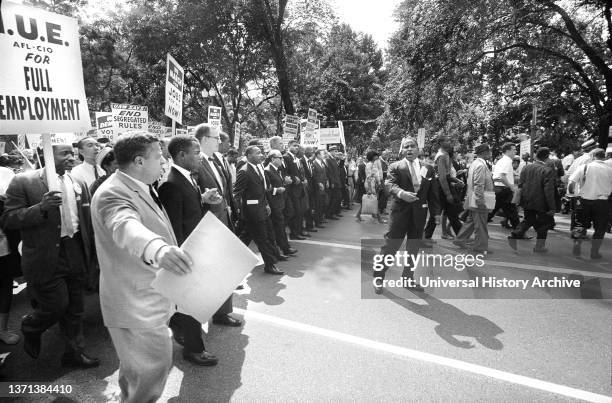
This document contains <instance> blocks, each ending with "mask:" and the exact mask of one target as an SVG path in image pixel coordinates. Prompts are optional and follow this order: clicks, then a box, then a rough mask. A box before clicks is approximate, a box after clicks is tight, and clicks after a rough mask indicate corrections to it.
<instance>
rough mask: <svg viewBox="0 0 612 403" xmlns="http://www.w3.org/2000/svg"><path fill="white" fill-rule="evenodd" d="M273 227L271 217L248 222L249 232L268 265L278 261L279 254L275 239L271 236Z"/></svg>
mask: <svg viewBox="0 0 612 403" xmlns="http://www.w3.org/2000/svg"><path fill="white" fill-rule="evenodd" d="M271 227H272V223H271V221H270V219H269V218H266V219H265V220H260V221H248V222H247V229H248V231H249V234H251V237H252V238H253V241H254V242H255V245H257V249H259V252H260V253H261V257H262V258H263V261H264V263H265V264H266V266H270V265H273V264H274V263H276V261H277V259H276V256H277V254H278V253H277V249H276V245H275V244H274V240H273V239H271V237H270V233H271V232H270V228H271Z"/></svg>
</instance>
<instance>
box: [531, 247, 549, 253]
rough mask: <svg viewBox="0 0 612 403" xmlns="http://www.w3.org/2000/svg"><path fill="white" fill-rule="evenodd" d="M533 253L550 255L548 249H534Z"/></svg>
mask: <svg viewBox="0 0 612 403" xmlns="http://www.w3.org/2000/svg"><path fill="white" fill-rule="evenodd" d="M533 251H534V252H535V253H548V249H547V248H533Z"/></svg>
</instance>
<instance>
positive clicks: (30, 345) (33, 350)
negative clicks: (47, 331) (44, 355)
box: [21, 325, 41, 358]
mask: <svg viewBox="0 0 612 403" xmlns="http://www.w3.org/2000/svg"><path fill="white" fill-rule="evenodd" d="M21 332H22V333H23V349H24V350H25V352H26V353H28V355H29V356H30V357H32V358H38V356H39V355H40V344H41V341H40V336H41V334H40V333H34V332H24V331H23V325H22V326H21Z"/></svg>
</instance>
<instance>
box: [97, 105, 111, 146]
mask: <svg viewBox="0 0 612 403" xmlns="http://www.w3.org/2000/svg"><path fill="white" fill-rule="evenodd" d="M96 127H97V128H98V137H103V138H107V139H109V140H110V141H111V142H114V141H115V133H114V131H113V114H112V113H111V112H96Z"/></svg>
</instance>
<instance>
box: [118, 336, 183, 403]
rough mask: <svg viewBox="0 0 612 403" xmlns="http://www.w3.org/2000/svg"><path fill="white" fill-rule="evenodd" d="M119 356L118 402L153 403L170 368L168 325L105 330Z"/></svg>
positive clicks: (158, 396) (170, 350) (162, 386)
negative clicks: (119, 399) (119, 391)
mask: <svg viewBox="0 0 612 403" xmlns="http://www.w3.org/2000/svg"><path fill="white" fill-rule="evenodd" d="M108 331H109V333H110V336H111V339H112V341H113V346H114V347H115V350H116V351H117V356H118V357H119V387H120V388H121V401H122V402H126V403H145V402H146V403H153V402H156V401H157V400H158V399H159V398H160V396H161V395H162V392H163V391H164V386H165V385H166V380H167V379H168V373H169V372H170V368H172V341H171V340H170V334H169V333H168V326H165V325H163V326H157V327H154V328H147V329H123V328H113V327H109V328H108Z"/></svg>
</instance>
